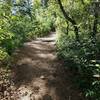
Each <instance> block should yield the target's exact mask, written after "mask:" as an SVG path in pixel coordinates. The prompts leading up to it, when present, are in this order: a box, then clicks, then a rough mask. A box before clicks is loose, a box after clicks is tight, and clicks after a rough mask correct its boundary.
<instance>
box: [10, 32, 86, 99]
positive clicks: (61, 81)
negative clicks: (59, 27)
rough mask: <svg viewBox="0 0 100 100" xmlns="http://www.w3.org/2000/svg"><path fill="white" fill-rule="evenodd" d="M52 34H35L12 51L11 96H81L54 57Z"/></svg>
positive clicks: (78, 97) (54, 35)
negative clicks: (12, 88)
mask: <svg viewBox="0 0 100 100" xmlns="http://www.w3.org/2000/svg"><path fill="white" fill-rule="evenodd" d="M55 38H56V34H55V33H51V34H50V35H49V36H48V37H44V38H37V39H36V40H33V41H31V42H27V43H25V44H24V45H23V47H21V48H20V49H19V50H17V51H16V52H15V53H14V62H13V64H12V65H13V69H12V72H13V74H12V76H13V81H14V84H15V86H16V87H17V88H16V93H15V96H14V97H15V99H14V100H85V99H83V97H82V93H81V92H80V91H79V90H78V89H77V88H76V87H75V86H74V85H73V83H72V81H71V80H72V79H71V77H70V74H69V72H68V73H66V71H65V70H64V67H63V64H62V62H61V61H60V60H58V58H57V55H56V48H55ZM11 100H12V99H11Z"/></svg>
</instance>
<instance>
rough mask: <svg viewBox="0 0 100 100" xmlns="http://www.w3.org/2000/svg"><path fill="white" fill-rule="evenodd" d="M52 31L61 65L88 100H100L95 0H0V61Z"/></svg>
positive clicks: (99, 24) (99, 23) (98, 4)
mask: <svg viewBox="0 0 100 100" xmlns="http://www.w3.org/2000/svg"><path fill="white" fill-rule="evenodd" d="M50 31H56V36H57V37H56V47H57V55H58V57H59V59H62V60H63V61H64V63H65V65H64V66H65V68H66V69H67V68H68V69H69V70H71V71H72V72H73V73H74V74H75V75H74V76H75V78H74V80H73V81H74V82H75V83H76V84H77V85H78V87H79V88H81V89H82V91H83V93H84V95H85V96H86V97H87V98H88V99H89V100H100V1H99V0H0V64H1V65H2V63H3V64H4V65H5V64H6V66H7V67H10V66H9V62H10V60H11V55H12V54H13V52H14V51H15V50H16V49H17V48H18V47H20V46H22V45H23V43H24V42H26V41H30V40H31V39H35V38H37V37H42V36H46V35H48V34H49V32H50Z"/></svg>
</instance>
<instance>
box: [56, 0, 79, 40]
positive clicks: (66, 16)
mask: <svg viewBox="0 0 100 100" xmlns="http://www.w3.org/2000/svg"><path fill="white" fill-rule="evenodd" d="M58 4H59V6H60V9H61V11H62V13H63V15H64V17H65V19H66V20H67V21H69V22H71V24H72V25H73V27H74V32H75V35H76V40H77V41H79V34H78V31H79V29H78V27H77V23H76V21H75V20H74V19H72V18H71V17H69V16H68V14H67V13H66V11H65V10H64V7H63V5H62V3H61V0H58Z"/></svg>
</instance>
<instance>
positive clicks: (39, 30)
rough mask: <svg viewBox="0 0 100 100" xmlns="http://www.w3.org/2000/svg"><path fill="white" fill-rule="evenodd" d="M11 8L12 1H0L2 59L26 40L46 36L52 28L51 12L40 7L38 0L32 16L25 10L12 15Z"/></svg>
mask: <svg viewBox="0 0 100 100" xmlns="http://www.w3.org/2000/svg"><path fill="white" fill-rule="evenodd" d="M18 5H20V2H19V4H18ZM11 9H12V4H11V3H10V2H9V3H8V2H6V1H5V2H3V3H2V2H0V48H2V49H0V50H1V53H0V59H4V58H6V55H8V54H9V55H11V54H12V53H13V52H14V50H15V49H16V48H18V47H19V46H21V45H22V44H23V43H24V42H25V41H26V40H30V39H34V38H36V37H40V36H45V35H47V34H48V33H49V32H50V30H51V29H52V15H51V12H48V11H47V9H44V8H42V7H40V4H39V2H37V1H35V6H33V8H32V9H31V11H30V13H31V16H30V13H27V12H25V11H21V12H20V11H17V12H16V15H12V13H11ZM3 56H4V58H3Z"/></svg>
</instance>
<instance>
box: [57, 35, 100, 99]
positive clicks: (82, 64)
mask: <svg viewBox="0 0 100 100" xmlns="http://www.w3.org/2000/svg"><path fill="white" fill-rule="evenodd" d="M85 37H86V36H85ZM57 48H58V56H59V57H60V58H61V59H62V58H63V59H65V63H66V64H67V66H68V67H69V69H71V70H74V71H75V72H77V75H76V77H77V80H75V81H77V82H78V84H79V86H80V87H81V88H82V89H83V91H85V92H86V91H88V92H86V96H87V97H91V98H92V99H93V100H95V99H96V98H97V99H96V100H99V94H100V92H99V89H100V82H99V80H96V78H95V77H93V76H94V75H99V74H100V65H99V64H100V63H97V61H96V59H97V55H98V54H99V49H98V47H97V45H96V44H94V42H93V39H91V38H84V39H82V40H81V42H76V41H75V40H74V39H73V38H71V37H70V36H68V35H66V34H61V35H60V36H59V39H58V41H57ZM94 61H95V62H94ZM94 98H95V99H94Z"/></svg>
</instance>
